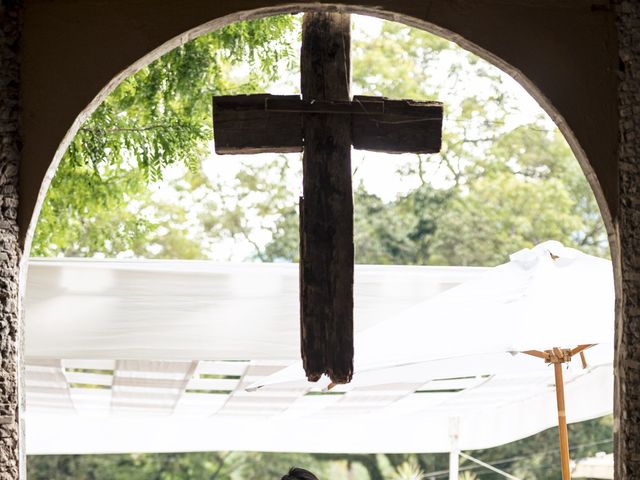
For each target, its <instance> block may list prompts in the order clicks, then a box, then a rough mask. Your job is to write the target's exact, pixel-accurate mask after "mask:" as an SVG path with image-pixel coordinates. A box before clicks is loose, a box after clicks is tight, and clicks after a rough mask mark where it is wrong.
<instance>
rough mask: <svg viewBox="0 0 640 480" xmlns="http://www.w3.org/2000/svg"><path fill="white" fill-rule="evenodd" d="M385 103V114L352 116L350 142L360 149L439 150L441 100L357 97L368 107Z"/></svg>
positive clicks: (354, 101) (388, 150)
mask: <svg viewBox="0 0 640 480" xmlns="http://www.w3.org/2000/svg"><path fill="white" fill-rule="evenodd" d="M374 101H375V102H380V101H382V102H383V113H381V114H378V115H352V117H351V141H352V142H353V147H354V148H357V149H360V150H373V151H376V152H386V153H410V152H411V153H437V152H439V151H440V147H441V144H442V103H439V102H414V101H412V100H389V99H386V98H385V99H380V98H376V97H364V96H356V97H354V98H353V104H354V106H356V107H357V106H358V105H362V108H363V109H367V108H368V106H369V105H371V104H372V103H373V102H374Z"/></svg>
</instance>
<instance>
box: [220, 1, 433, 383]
mask: <svg viewBox="0 0 640 480" xmlns="http://www.w3.org/2000/svg"><path fill="white" fill-rule="evenodd" d="M350 45H351V18H350V15H348V14H342V13H307V14H305V15H304V19H303V23H302V51H301V60H300V70H301V87H302V88H301V91H302V99H301V98H300V97H299V96H297V95H287V96H274V95H266V94H265V95H241V96H222V97H215V98H214V101H213V103H214V105H213V110H214V134H215V149H216V152H217V153H218V154H247V153H261V152H300V151H303V150H304V154H303V160H302V163H303V196H302V198H301V199H300V322H301V350H302V360H303V365H304V368H305V372H306V374H307V377H308V379H309V380H310V381H317V380H318V379H319V378H320V377H321V376H322V374H327V375H328V376H329V378H330V379H331V381H332V382H333V383H336V384H338V383H348V382H349V381H350V380H351V376H352V373H353V264H354V247H353V194H352V185H351V146H352V145H353V147H354V148H357V149H365V150H374V151H380V152H391V153H404V152H413V153H435V152H438V151H439V150H440V145H441V131H442V104H441V103H438V102H414V101H409V100H389V99H386V98H382V97H366V96H356V97H354V98H353V100H352V99H351V96H350V93H349V89H350V83H351V66H350V48H351V46H350Z"/></svg>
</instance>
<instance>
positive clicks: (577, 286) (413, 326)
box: [249, 241, 614, 479]
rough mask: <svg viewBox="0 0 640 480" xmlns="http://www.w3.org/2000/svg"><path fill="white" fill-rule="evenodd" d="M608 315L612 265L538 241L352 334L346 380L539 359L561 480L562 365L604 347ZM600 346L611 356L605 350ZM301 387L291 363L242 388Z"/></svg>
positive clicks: (564, 445) (473, 370)
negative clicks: (550, 388)
mask: <svg viewBox="0 0 640 480" xmlns="http://www.w3.org/2000/svg"><path fill="white" fill-rule="evenodd" d="M613 312H614V289H613V274H612V266H611V262H609V261H607V260H604V259H601V258H596V257H593V256H590V255H586V254H584V253H582V252H580V251H578V250H574V249H571V248H566V247H564V246H562V244H560V243H558V242H554V241H549V242H545V243H542V244H540V245H538V246H536V247H534V248H533V249H525V250H521V251H519V252H516V253H515V254H513V255H511V257H510V262H508V263H506V264H503V265H500V266H497V267H495V268H493V269H491V270H489V271H487V272H486V273H485V274H484V275H482V276H480V277H479V278H477V279H474V280H471V281H468V282H465V283H463V284H462V285H459V286H457V287H455V288H452V289H451V290H448V291H447V292H444V293H442V294H440V295H438V296H437V297H435V298H433V299H430V300H427V301H425V302H423V303H421V304H418V305H416V306H414V307H412V308H409V309H407V310H405V311H404V312H403V313H402V314H400V315H398V316H397V317H396V318H391V319H389V320H387V321H385V322H382V323H380V324H378V325H376V326H374V327H372V328H370V329H368V330H366V331H364V332H362V333H360V334H357V335H356V337H355V358H354V378H353V384H354V385H357V386H362V385H374V384H384V383H389V382H393V381H398V379H399V378H401V377H402V376H403V375H415V371H416V370H421V371H422V372H423V374H424V377H425V379H426V378H429V371H430V370H432V371H438V375H439V376H442V374H443V369H444V371H447V372H449V374H450V375H451V376H467V375H474V374H480V373H481V372H482V371H484V370H485V369H486V368H487V367H488V366H489V365H491V366H492V369H493V371H494V372H495V371H496V368H495V365H496V355H498V356H499V355H503V356H505V353H511V354H517V353H529V354H531V355H535V356H538V357H541V358H544V360H545V361H546V362H547V363H552V364H554V367H555V374H556V375H555V379H556V385H557V387H556V391H557V401H558V419H559V426H560V430H561V452H562V457H563V458H562V459H563V478H565V479H568V478H569V476H568V475H569V473H568V468H569V466H568V461H569V459H568V442H567V438H566V418H565V412H564V393H563V382H562V369H561V364H562V363H566V362H570V361H571V358H572V356H573V355H577V354H581V355H582V353H581V352H583V351H584V350H585V349H586V348H589V347H590V346H592V345H595V344H604V345H609V346H610V345H611V344H612V340H613ZM601 351H605V352H606V353H605V356H608V355H610V354H611V348H607V349H605V350H602V349H601ZM521 356H522V355H520V357H521ZM584 363H585V362H584V358H583V364H584ZM436 365H437V367H436ZM502 365H504V369H505V371H513V370H514V369H516V370H517V369H518V368H535V367H534V366H533V363H531V362H524V363H522V362H521V361H517V362H516V361H515V359H513V360H511V359H509V358H508V357H507V356H505V358H504V360H503V362H502ZM524 365H526V367H525V366H524ZM302 385H310V384H309V383H308V382H306V381H305V379H304V372H303V370H302V364H301V363H297V364H294V365H292V366H290V367H288V368H287V369H284V370H282V371H280V372H278V373H276V374H274V375H272V376H271V377H268V378H267V379H265V380H263V381H261V382H257V383H255V384H253V385H251V386H250V388H249V390H256V389H259V388H269V387H274V386H276V387H278V388H282V387H283V386H288V387H293V386H302ZM323 385H324V386H329V385H328V381H327V380H324V384H323ZM329 387H330V386H329Z"/></svg>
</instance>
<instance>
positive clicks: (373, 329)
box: [25, 247, 613, 454]
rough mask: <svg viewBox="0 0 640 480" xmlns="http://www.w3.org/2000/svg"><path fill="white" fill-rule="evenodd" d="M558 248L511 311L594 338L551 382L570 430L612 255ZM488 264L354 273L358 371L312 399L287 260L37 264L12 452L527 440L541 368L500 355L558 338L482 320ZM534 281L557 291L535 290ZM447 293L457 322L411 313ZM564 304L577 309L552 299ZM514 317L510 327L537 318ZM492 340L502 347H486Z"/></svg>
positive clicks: (605, 322) (536, 411)
mask: <svg viewBox="0 0 640 480" xmlns="http://www.w3.org/2000/svg"><path fill="white" fill-rule="evenodd" d="M554 248H555V247H554ZM565 250H566V249H565ZM534 253H535V255H538V253H539V250H536V251H535V252H534ZM570 254H572V252H570V251H568V250H566V255H565V254H564V253H563V256H561V258H564V260H561V261H559V262H558V260H560V259H557V260H553V262H554V263H548V264H545V263H544V261H545V260H544V259H543V260H542V261H540V260H536V262H534V263H535V264H536V265H538V267H535V268H534V270H535V271H540V272H543V273H544V275H546V276H545V277H540V278H543V279H544V280H543V281H542V280H540V281H533V280H531V278H530V277H531V272H532V270H531V268H530V267H526V265H525V267H526V268H525V267H522V269H523V271H524V272H525V273H522V274H521V275H520V277H521V278H523V279H525V280H524V283H527V284H528V285H529V286H533V287H535V288H533V287H532V288H533V290H532V291H533V292H536V293H535V295H530V296H529V297H528V299H527V302H529V303H526V304H524V303H522V304H521V305H526V306H527V307H526V308H527V309H529V308H530V309H531V311H532V312H534V313H539V311H540V310H539V305H538V302H539V301H540V300H541V299H546V300H547V301H552V302H554V305H556V306H557V307H558V312H559V313H558V316H557V317H554V318H553V319H540V325H541V326H542V325H545V328H546V326H554V322H556V323H557V322H561V324H562V325H561V328H560V330H562V332H564V333H563V335H565V334H566V335H567V336H566V337H562V338H561V337H560V336H558V337H555V338H553V339H552V340H554V341H556V340H558V341H559V340H562V341H566V342H570V343H572V344H573V343H576V344H577V343H591V342H596V341H598V342H597V343H600V345H598V346H597V347H594V348H593V349H590V350H589V351H588V352H587V359H588V361H589V368H588V369H586V370H584V369H582V368H581V366H580V365H579V362H578V361H575V362H572V364H571V365H569V366H568V370H567V371H566V373H565V378H566V395H567V414H568V419H569V421H579V420H584V419H587V418H593V417H596V416H600V415H604V414H607V413H609V412H610V411H611V409H612V392H613V373H612V346H611V337H612V332H613V304H612V303H611V302H612V298H613V281H612V275H611V264H610V262H607V261H604V260H598V261H596V262H592V263H589V264H587V262H583V261H582V260H583V258H582V256H581V254H580V255H577V254H576V255H577V256H576V258H577V259H578V260H576V259H574V260H571V261H570V262H569V261H568V260H567V259H569V256H568V255H570ZM520 255H521V258H522V256H524V257H525V258H524V260H518V261H523V262H524V264H529V263H531V262H530V261H528V260H526V258H528V257H527V255H529V254H526V253H522V254H520ZM529 257H530V260H531V259H532V258H533V257H531V255H529ZM589 258H591V257H589ZM541 262H542V263H541ZM567 262H568V263H567ZM511 263H513V262H511ZM565 264H566V265H569V264H571V265H574V266H575V265H580V270H579V275H577V276H576V277H569V276H567V275H565V272H566V271H565V270H561V268H560V266H562V265H565ZM562 268H564V267H562ZM500 270H503V271H504V268H503V267H497V268H496V269H478V268H440V267H368V266H362V267H357V269H356V283H355V292H356V297H355V305H356V310H355V322H356V330H357V331H358V332H361V333H359V334H358V335H357V338H358V343H357V347H356V348H357V350H356V352H358V353H357V355H359V356H358V357H357V371H358V372H359V373H362V372H365V371H366V372H368V373H366V374H364V375H359V374H358V375H356V378H355V382H354V383H353V384H352V385H349V386H340V387H336V388H335V389H333V390H332V391H331V392H329V393H323V392H322V386H321V385H320V386H317V385H314V386H309V385H307V384H306V382H300V379H299V377H296V375H299V374H295V375H294V376H293V377H291V376H290V375H291V372H295V368H296V367H295V366H293V367H289V368H285V367H287V366H288V365H291V364H293V363H295V361H296V358H298V355H299V351H298V350H299V344H298V336H299V330H298V301H297V296H298V290H297V284H298V282H297V266H295V265H265V264H251V265H215V264H211V263H208V262H177V261H175V262H174V261H127V262H121V261H87V260H64V261H43V260H34V261H32V262H31V265H30V272H29V278H28V285H27V295H26V302H25V305H26V308H25V310H26V362H27V368H26V387H27V422H26V425H27V451H28V453H31V454H45V453H91V452H95V453H113V452H129V451H136V452H145V451H147V452H150V451H202V450H233V449H237V450H265V451H315V452H444V451H448V450H449V448H450V445H451V444H450V434H451V433H452V431H451V425H453V424H455V425H459V426H460V428H459V432H458V435H459V442H458V444H459V446H460V448H462V449H476V448H487V447H491V446H495V445H499V444H502V443H506V442H509V441H512V440H515V439H517V438H521V437H524V436H527V435H531V434H533V433H536V432H538V431H540V430H542V429H544V428H548V427H550V426H553V425H555V423H556V412H555V392H554V388H553V371H552V369H550V368H547V367H546V366H544V365H543V362H542V361H541V360H539V359H537V358H533V357H525V356H523V355H516V356H513V355H511V354H510V353H505V349H506V350H511V349H515V350H518V349H521V348H546V347H547V346H557V345H555V344H553V343H552V344H550V345H546V344H545V345H537V344H535V345H534V344H531V345H530V344H529V343H527V338H529V337H528V336H527V335H528V334H529V333H530V331H531V329H530V328H529V329H526V328H518V329H513V328H511V329H507V330H504V329H494V326H485V328H482V324H483V322H484V321H485V320H487V319H486V318H485V317H484V316H483V314H484V312H485V310H486V308H485V306H486V304H488V302H489V301H490V299H491V298H492V297H491V295H492V291H493V290H492V289H491V288H489V287H490V285H489V282H488V280H487V278H491V276H492V275H495V272H496V271H498V272H499V271H500ZM547 270H548V271H547ZM559 270H561V273H562V275H564V276H563V277H562V278H561V279H555V277H554V275H555V273H554V272H557V271H559ZM574 282H578V283H574ZM461 284H462V285H461ZM457 285H461V286H458V287H456V286H457ZM544 285H553V287H554V289H560V288H562V289H563V291H564V292H565V295H564V296H563V295H561V294H556V293H553V295H552V296H551V297H544V294H543V292H542V288H543V287H544ZM503 286H504V287H506V288H508V289H509V292H510V293H509V295H511V296H506V297H502V298H507V299H509V298H511V299H514V300H517V299H519V298H521V295H520V293H521V291H520V290H519V289H518V288H519V287H518V286H517V285H516V283H514V281H513V279H511V280H509V281H507V282H504V283H503ZM452 287H456V288H453V289H452ZM461 288H464V289H466V291H468V292H472V293H473V292H476V295H475V297H474V298H475V300H474V301H475V302H476V303H475V307H473V305H472V304H467V305H470V308H468V309H467V310H465V311H466V312H467V313H468V314H469V315H467V316H466V317H465V318H466V319H459V318H457V317H456V318H454V317H452V316H448V317H441V318H438V317H436V316H432V315H431V314H429V315H428V316H426V317H425V316H422V317H420V316H419V315H420V314H421V313H420V312H423V313H424V312H429V310H428V309H427V310H425V305H426V304H428V303H429V302H432V303H434V304H436V305H444V304H441V303H440V302H445V303H446V302H447V301H449V302H452V303H453V304H458V303H460V302H461V299H462V297H460V295H461V294H460V292H458V293H455V290H460V289H461ZM537 289H539V290H537ZM463 291H465V290H463ZM443 292H446V293H444V294H443ZM585 293H586V295H585ZM447 298H448V299H449V300H446V299H447ZM576 298H581V299H582V303H584V304H587V305H583V304H580V305H575V306H574V308H571V307H569V306H566V305H564V304H562V302H563V299H565V300H566V301H571V302H575V299H576ZM429 299H431V300H429ZM443 299H444V300H443ZM558 302H560V304H558ZM449 305H451V303H450V304H449ZM471 307H473V308H471ZM509 308H510V307H509ZM440 312H441V313H447V312H449V311H448V309H447V308H444V307H442V308H441V310H440ZM431 313H433V312H431ZM449 313H451V312H449ZM516 313H517V312H516ZM527 315H528V314H527V313H526V312H521V314H519V315H518V317H517V318H519V319H528V318H531V319H532V321H534V320H535V319H534V318H533V316H532V317H528V316H527ZM498 318H499V319H504V318H507V314H506V313H505V314H504V315H501V316H498ZM510 318H513V317H512V316H511V317H510ZM412 319H413V320H412ZM491 321H494V322H498V323H497V324H495V325H498V326H501V325H504V324H503V323H500V321H499V320H495V319H494V320H491ZM390 322H393V324H391V323H390ZM465 322H466V323H465ZM565 324H566V325H565ZM569 324H570V325H569ZM489 325H494V324H489ZM533 330H534V333H536V332H537V331H536V330H535V329H533ZM501 332H502V333H504V335H503V337H507V334H508V339H509V340H508V342H506V343H504V342H503V343H499V342H496V340H495V337H496V335H498V334H501ZM505 332H506V333H505ZM580 332H582V333H580ZM584 332H590V333H589V335H585V334H584ZM380 335H382V337H380ZM587 337H588V338H587ZM376 338H378V340H376ZM538 338H540V337H536V341H537V339H538ZM544 338H550V337H544ZM363 339H364V340H363ZM365 340H366V341H365ZM378 341H380V343H379V344H377V345H376V344H375V342H378ZM400 342H408V343H406V345H408V346H410V347H411V348H412V349H413V350H411V352H409V351H408V350H407V347H405V346H401V345H400ZM421 345H422V346H423V347H424V348H419V347H420V346H421ZM475 345H480V347H478V348H476V349H475V350H471V351H466V352H463V354H456V355H448V354H447V355H444V354H445V353H447V352H451V351H452V349H454V346H457V347H456V348H463V347H464V348H467V347H470V346H475ZM559 345H560V346H564V344H559ZM398 347H401V348H398ZM453 351H455V349H454V350H453ZM434 352H435V353H434ZM416 354H417V356H416ZM469 354H473V356H469ZM362 365H364V366H365V367H366V369H365V370H361V368H362V367H361V366H362ZM398 365H400V366H398ZM425 366H426V367H425ZM283 369H284V370H283ZM282 375H284V376H285V380H286V381H285V382H284V383H282ZM287 382H288V383H287ZM267 384H269V385H268V386H267V387H265V388H262V389H260V390H258V391H255V392H248V391H246V390H247V387H249V386H250V385H267Z"/></svg>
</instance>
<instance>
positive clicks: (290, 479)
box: [281, 467, 318, 480]
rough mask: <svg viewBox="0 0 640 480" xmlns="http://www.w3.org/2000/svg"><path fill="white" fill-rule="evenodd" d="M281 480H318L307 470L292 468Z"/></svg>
mask: <svg viewBox="0 0 640 480" xmlns="http://www.w3.org/2000/svg"><path fill="white" fill-rule="evenodd" d="M281 480H318V477H316V476H315V475H314V474H313V473H311V472H310V471H309V470H305V469H304V468H297V467H293V468H292V469H291V470H289V473H288V474H287V475H285V476H284V477H282V479H281Z"/></svg>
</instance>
